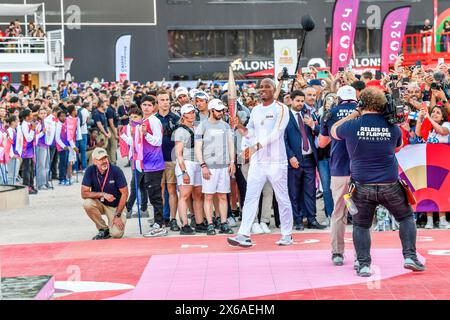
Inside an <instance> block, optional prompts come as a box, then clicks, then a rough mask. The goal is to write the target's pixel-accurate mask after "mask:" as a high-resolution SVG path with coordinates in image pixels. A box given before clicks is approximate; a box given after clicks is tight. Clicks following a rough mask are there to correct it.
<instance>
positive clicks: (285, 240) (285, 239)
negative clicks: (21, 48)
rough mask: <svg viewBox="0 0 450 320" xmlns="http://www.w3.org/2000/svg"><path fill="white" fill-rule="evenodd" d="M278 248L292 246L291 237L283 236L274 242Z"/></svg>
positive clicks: (292, 240)
mask: <svg viewBox="0 0 450 320" xmlns="http://www.w3.org/2000/svg"><path fill="white" fill-rule="evenodd" d="M275 243H276V244H277V245H279V246H290V245H293V244H294V239H292V236H283V237H282V238H281V239H280V240H279V241H277V242H275Z"/></svg>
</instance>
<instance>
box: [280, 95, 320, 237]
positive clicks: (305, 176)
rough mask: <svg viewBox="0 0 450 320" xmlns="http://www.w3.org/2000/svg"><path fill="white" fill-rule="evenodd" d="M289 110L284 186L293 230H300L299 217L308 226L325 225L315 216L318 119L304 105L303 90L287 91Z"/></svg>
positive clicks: (314, 227)
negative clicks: (288, 198) (294, 228)
mask: <svg viewBox="0 0 450 320" xmlns="http://www.w3.org/2000/svg"><path fill="white" fill-rule="evenodd" d="M291 100H292V110H291V111H290V112H289V115H290V119H289V124H288V126H287V128H286V131H285V143H286V152H287V156H288V159H289V171H288V190H289V197H290V199H291V202H292V209H293V213H294V221H295V225H296V230H298V231H303V230H304V226H303V218H304V217H306V218H307V219H308V225H307V228H308V229H319V230H322V229H325V228H326V227H325V226H322V225H321V224H319V223H318V222H317V219H316V211H317V210H316V209H317V208H316V167H317V162H318V154H317V148H316V145H315V142H314V139H315V137H317V136H319V131H320V127H319V123H318V119H317V116H316V115H315V114H314V109H312V108H310V107H308V106H307V105H305V94H304V93H303V92H302V91H294V92H292V94H291Z"/></svg>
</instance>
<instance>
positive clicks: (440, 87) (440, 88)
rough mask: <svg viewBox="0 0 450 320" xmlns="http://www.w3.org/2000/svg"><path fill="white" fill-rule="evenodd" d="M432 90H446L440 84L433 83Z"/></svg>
mask: <svg viewBox="0 0 450 320" xmlns="http://www.w3.org/2000/svg"><path fill="white" fill-rule="evenodd" d="M431 90H444V87H443V86H442V84H440V83H437V82H433V83H432V84H431Z"/></svg>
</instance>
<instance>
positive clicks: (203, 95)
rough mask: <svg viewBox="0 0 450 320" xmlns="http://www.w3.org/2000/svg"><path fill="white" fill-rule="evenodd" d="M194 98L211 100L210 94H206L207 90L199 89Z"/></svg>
mask: <svg viewBox="0 0 450 320" xmlns="http://www.w3.org/2000/svg"><path fill="white" fill-rule="evenodd" d="M194 98H199V99H202V100H206V101H209V96H208V95H207V94H206V92H203V91H198V92H197V93H196V94H195V96H194Z"/></svg>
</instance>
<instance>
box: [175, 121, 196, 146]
mask: <svg viewBox="0 0 450 320" xmlns="http://www.w3.org/2000/svg"><path fill="white" fill-rule="evenodd" d="M178 128H183V129H184V130H186V131H187V132H189V134H190V135H191V149H194V145H195V141H194V131H192V130H191V128H189V127H188V126H186V125H184V124H179V125H178Z"/></svg>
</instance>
